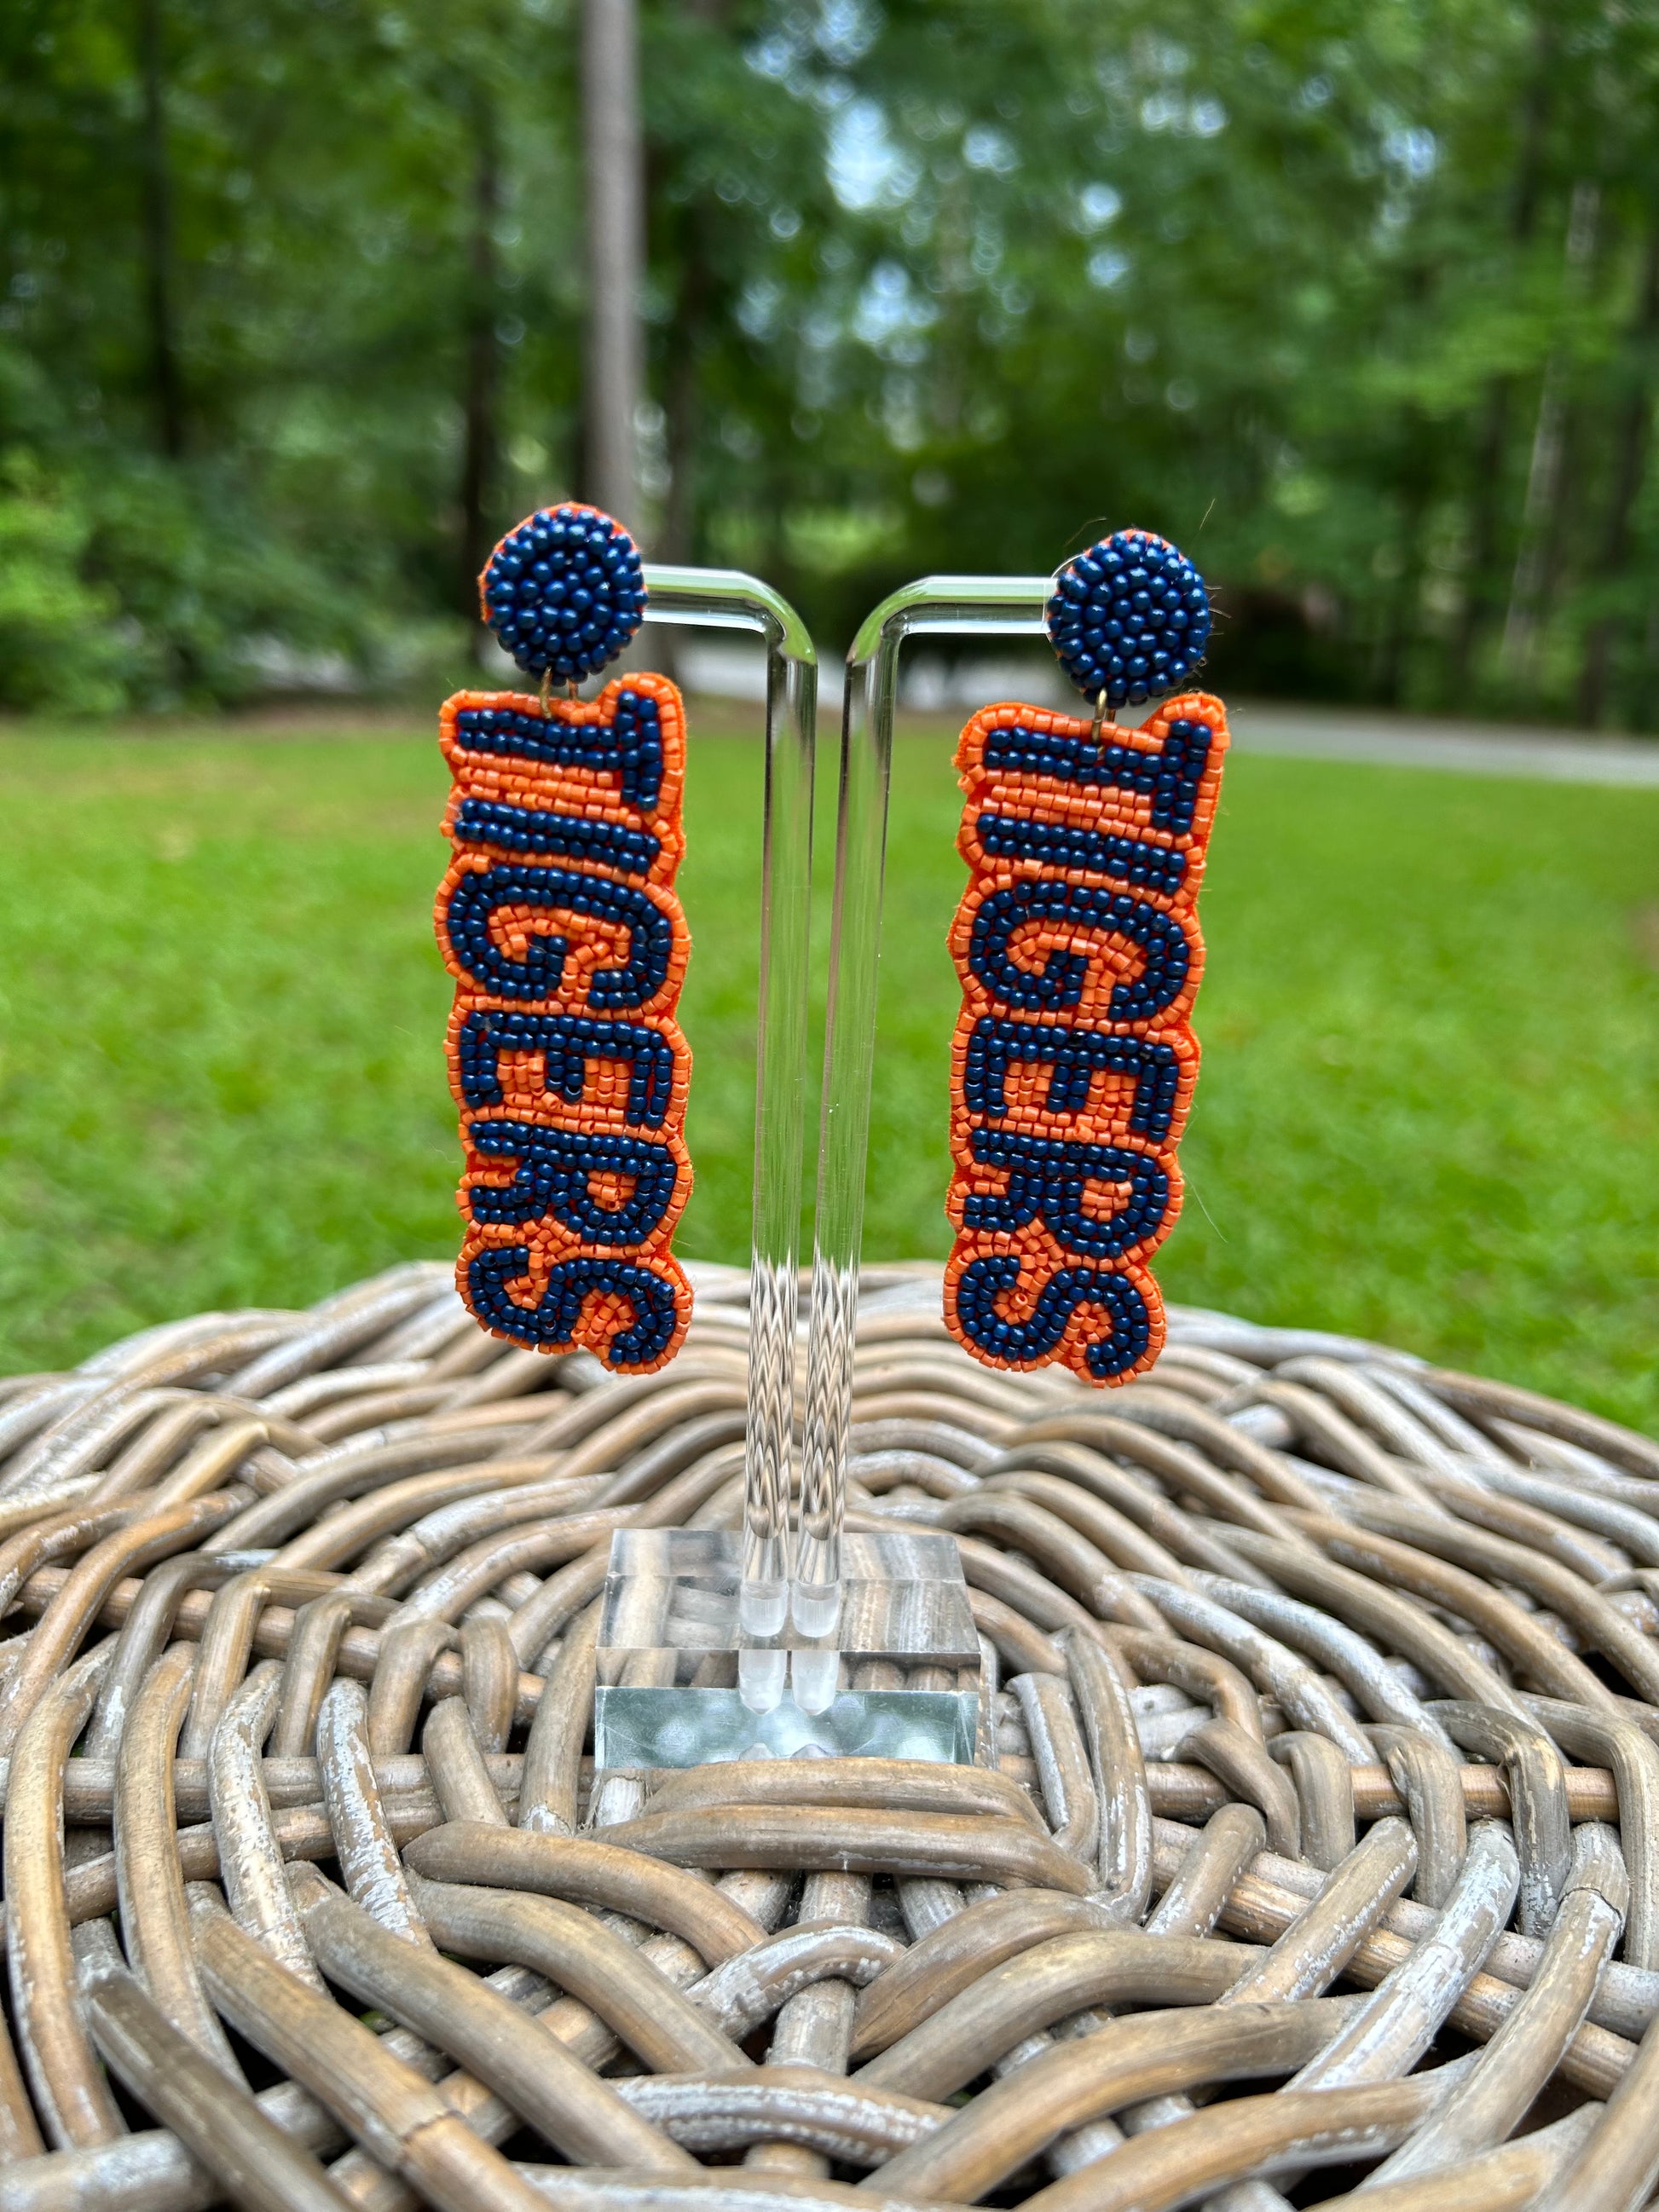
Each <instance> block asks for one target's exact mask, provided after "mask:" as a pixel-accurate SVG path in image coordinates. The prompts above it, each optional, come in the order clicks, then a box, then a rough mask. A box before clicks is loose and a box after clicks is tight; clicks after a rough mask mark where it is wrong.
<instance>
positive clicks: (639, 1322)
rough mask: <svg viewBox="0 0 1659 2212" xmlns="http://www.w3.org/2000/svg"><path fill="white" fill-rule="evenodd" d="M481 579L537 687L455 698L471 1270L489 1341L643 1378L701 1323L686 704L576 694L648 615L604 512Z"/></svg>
mask: <svg viewBox="0 0 1659 2212" xmlns="http://www.w3.org/2000/svg"><path fill="white" fill-rule="evenodd" d="M479 592H480V598H481V601H482V605H483V617H484V619H485V621H486V622H488V623H489V625H490V627H491V629H494V631H495V635H496V636H497V637H498V638H499V639H500V640H501V643H502V645H503V646H505V647H507V651H508V652H509V653H511V654H512V655H513V659H514V660H515V661H516V662H517V663H518V665H519V666H520V668H522V669H524V670H525V671H526V672H527V673H529V674H531V675H532V676H538V677H539V678H540V679H541V689H540V694H539V696H526V695H524V694H521V693H515V692H484V691H463V692H459V693H458V694H457V695H456V696H455V697H453V699H449V700H447V701H446V702H445V704H444V708H443V711H442V714H441V720H440V740H439V741H440V744H441V746H442V750H443V754H444V758H445V759H446V760H447V762H448V763H449V767H450V771H451V774H452V775H453V779H454V781H453V788H452V791H451V794H450V801H449V807H448V811H447V813H446V814H445V816H444V821H443V829H444V835H445V836H447V837H448V838H449V839H450V840H451V841H452V842H453V846H454V848H455V849H454V858H453V860H452V861H451V863H450V866H449V868H448V870H447V873H446V874H445V876H444V879H443V882H442V883H441V885H440V886H439V890H438V898H437V907H436V915H435V920H436V926H437V933H438V943H439V945H440V947H441V951H442V953H443V957H444V964H445V966H446V967H447V969H449V972H450V974H451V975H453V977H454V978H455V1005H454V1011H453V1013H452V1015H451V1017H450V1023H449V1039H448V1054H449V1084H450V1090H451V1091H452V1093H453V1097H454V1099H455V1103H456V1105H457V1107H458V1108H459V1111H460V1117H461V1140H462V1143H463V1145H464V1146H465V1152H466V1168H465V1174H464V1175H463V1176H462V1179H461V1185H460V1188H459V1192H458V1193H457V1203H458V1204H459V1207H460V1210H461V1214H462V1217H463V1218H464V1219H465V1223H466V1232H465V1239H464V1241H463V1243H462V1246H461V1255H460V1259H459V1262H458V1264H457V1267H456V1280H457V1283H458V1285H459V1290H460V1293H461V1296H462V1297H463V1298H464V1299H465V1302H466V1304H467V1305H468V1306H469V1307H470V1308H471V1311H472V1313H473V1314H474V1315H475V1316H476V1317H477V1320H478V1321H479V1322H481V1323H482V1325H483V1327H484V1328H487V1329H488V1330H489V1332H490V1334H492V1335H494V1336H501V1337H507V1338H509V1339H510V1340H512V1341H513V1343H515V1344H522V1345H526V1346H532V1347H534V1348H536V1349H537V1350H540V1351H547V1352H554V1351H564V1350H568V1349H573V1348H574V1347H575V1346H579V1345H580V1346H586V1348H587V1349H588V1350H589V1351H591V1352H593V1353H595V1354H596V1355H597V1356H598V1357H599V1358H600V1359H602V1360H603V1361H604V1362H605V1365H606V1366H607V1367H609V1368H611V1370H614V1371H615V1372H617V1373H618V1374H624V1375H646V1374H649V1373H651V1372H652V1370H653V1369H655V1368H658V1367H660V1366H662V1365H663V1364H665V1361H667V1360H669V1359H671V1358H673V1356H674V1354H675V1352H677V1351H678V1349H679V1346H680V1344H681V1342H682V1340H684V1335H685V1331H686V1328H687V1326H688V1324H689V1322H690V1318H691V1289H690V1284H689V1283H688V1282H687V1281H686V1279H685V1276H684V1273H682V1272H681V1269H680V1267H678V1264H677V1262H676V1261H674V1259H673V1258H672V1256H671V1254H670V1251H669V1243H670V1239H671V1237H672V1235H673V1231H674V1225H675V1223H676V1222H677V1221H678V1219H679V1217H680V1214H681V1212H683V1211H684V1206H685V1201H686V1200H687V1199H688V1198H689V1197H690V1193H691V1162H690V1156H689V1155H688V1153H687V1152H686V1148H685V1140H684V1136H683V1135H682V1133H681V1130H682V1125H683V1123H684V1117H685V1102H686V1093H687V1089H688V1086H689V1085H690V1076H691V1054H690V1049H689V1048H688V1047H687V1045H686V1042H685V1039H684V1036H682V1034H681V1032H680V1029H679V1026H678V1023H677V1022H676V1021H675V1019H674V1009H675V1006H676V1004H677V1003H678V999H679V994H680V986H681V984H682V982H683V981H684V977H685V969H686V962H687V960H688V958H689V957H690V951H691V939H690V933H689V932H688V930H687V928H686V926H685V915H684V911H683V909H682V908H681V905H680V902H679V900H678V898H677V897H676V896H675V894H674V877H675V873H676V871H677V870H678V866H679V863H680V857H681V854H683V852H684V848H685V838H684V828H683V825H682V819H681V797H682V791H683V787H684V773H685V712H684V704H683V702H682V701H681V698H680V695H679V692H678V690H676V689H675V687H674V685H673V684H671V683H670V682H669V681H668V679H667V678H666V677H663V676H628V677H619V678H615V679H614V680H613V681H612V682H611V683H609V684H606V685H605V689H604V690H603V691H601V692H600V694H599V696H598V698H596V699H593V700H592V701H588V702H584V701H583V700H581V699H580V697H579V696H577V691H576V686H577V684H578V682H579V681H580V679H581V678H584V677H587V676H592V674H594V673H595V672H596V671H598V670H599V669H600V668H602V667H603V666H604V665H605V663H606V662H607V661H609V660H613V659H615V658H616V656H617V653H620V652H621V651H622V649H623V647H624V646H625V645H626V644H627V643H628V641H629V639H630V638H631V637H632V636H633V635H634V634H635V631H636V630H637V629H639V626H640V624H641V621H642V620H643V619H644V614H645V604H646V592H645V582H644V575H643V571H642V569H641V562H640V556H639V553H638V551H637V550H636V549H635V545H634V542H633V540H632V539H631V538H629V535H628V532H626V531H625V530H623V528H622V527H621V526H620V525H619V524H617V523H615V522H613V521H612V520H611V518H610V517H609V516H608V515H605V514H601V513H599V511H598V509H597V508H594V507H579V506H575V505H572V504H567V505H565V506H562V507H553V508H543V509H542V510H541V511H540V512H539V513H536V514H533V515H532V516H531V517H530V518H529V519H528V520H526V521H524V522H521V523H520V525H519V526H518V527H517V529H515V530H510V531H509V532H507V536H506V537H505V538H502V539H501V543H500V544H498V545H497V546H496V548H495V551H494V552H493V553H492V554H491V555H490V556H489V562H488V563H487V564H486V566H485V568H484V572H483V575H482V577H481V578H480V579H479ZM556 682H557V683H561V684H564V685H565V687H566V691H567V696H565V697H562V698H560V697H558V696H556V695H555V694H554V692H553V690H552V686H553V684H555V683H556Z"/></svg>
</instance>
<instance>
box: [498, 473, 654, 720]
mask: <svg viewBox="0 0 1659 2212" xmlns="http://www.w3.org/2000/svg"><path fill="white" fill-rule="evenodd" d="M478 595H479V599H480V603H481V605H482V607H483V618H484V620H485V621H486V622H487V623H489V627H490V628H491V629H493V630H494V631H495V635H496V636H497V637H498V638H499V639H500V640H501V644H502V645H503V646H504V647H506V649H507V652H508V653H511V654H512V656H513V659H514V660H515V661H517V663H518V664H519V666H520V668H522V669H524V670H526V671H527V672H528V673H529V674H530V675H532V676H551V677H555V678H557V679H558V681H559V682H560V683H570V684H576V683H580V681H581V679H582V678H583V677H585V676H592V674H593V673H594V672H595V671H596V670H599V669H601V668H603V667H604V666H605V663H606V661H608V660H614V659H616V657H617V654H618V653H620V652H621V651H622V649H623V647H624V646H625V645H626V644H627V643H628V641H629V639H630V638H631V637H632V636H633V635H634V633H635V630H637V629H638V628H639V626H640V624H641V623H642V622H643V621H644V619H645V599H646V592H645V575H644V571H643V569H642V568H641V563H640V554H639V548H638V547H637V546H636V545H635V543H634V541H633V539H632V538H630V537H629V534H628V532H626V531H625V530H624V529H623V526H622V525H621V523H619V522H613V521H612V520H611V517H610V516H609V515H608V514H601V513H600V512H599V508H598V507H580V506H578V505H576V504H575V503H574V501H566V503H565V504H564V505H563V506H562V507H542V508H541V509H540V510H539V511H538V513H535V514H532V515H530V516H528V517H527V518H526V520H524V521H523V522H521V523H520V524H519V525H518V526H517V528H516V529H513V530H509V531H508V532H507V535H506V537H505V538H502V539H501V543H500V544H499V545H497V546H496V548H495V551H494V552H493V553H492V554H491V555H490V556H489V561H488V562H486V563H485V565H484V572H483V575H482V576H481V577H480V578H479V579H478Z"/></svg>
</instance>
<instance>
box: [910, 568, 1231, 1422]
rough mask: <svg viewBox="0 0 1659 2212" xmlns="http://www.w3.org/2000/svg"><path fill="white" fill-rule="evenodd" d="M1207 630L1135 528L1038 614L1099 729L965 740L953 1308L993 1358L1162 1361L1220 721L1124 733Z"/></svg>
mask: <svg viewBox="0 0 1659 2212" xmlns="http://www.w3.org/2000/svg"><path fill="white" fill-rule="evenodd" d="M1209 627H1210V614H1209V602H1208V599H1207V597H1206V593H1205V590H1204V584H1203V580H1202V579H1201V578H1200V575H1199V574H1198V572H1197V570H1196V569H1195V568H1194V567H1193V565H1192V563H1191V562H1189V561H1188V560H1187V559H1186V557H1185V556H1183V555H1182V554H1181V553H1179V552H1177V551H1176V548H1175V547H1174V546H1173V545H1170V544H1167V543H1166V542H1165V541H1164V539H1163V538H1158V537H1154V536H1153V535H1152V533H1151V532H1148V531H1142V530H1121V531H1119V532H1116V533H1115V535H1114V536H1112V537H1110V538H1103V539H1102V540H1101V542H1100V543H1099V544H1097V545H1095V546H1093V547H1092V548H1091V550H1089V551H1088V552H1086V553H1083V554H1080V555H1079V556H1078V557H1077V559H1075V560H1074V561H1072V562H1069V563H1068V564H1067V565H1066V567H1065V568H1062V569H1061V570H1060V574H1059V575H1058V576H1057V578H1056V579H1055V589H1054V597H1053V599H1051V600H1050V602H1049V605H1048V635H1049V638H1050V641H1051V642H1052V643H1053V645H1054V650H1055V652H1056V653H1057V654H1058V656H1059V659H1060V665H1061V667H1062V668H1063V669H1064V670H1065V671H1066V675H1067V677H1068V678H1070V679H1071V681H1072V682H1073V683H1074V684H1076V685H1077V686H1078V688H1079V690H1081V691H1082V692H1084V693H1085V696H1088V697H1089V698H1091V700H1092V701H1093V702H1094V713H1093V715H1092V717H1091V719H1087V720H1084V719H1074V718H1073V717H1071V716H1068V715H1065V714H1049V713H1044V712H1040V711H1039V710H1037V709H1036V708H1030V707H1020V706H998V707H987V708H984V709H983V710H982V712H981V713H980V714H975V716H974V718H973V720H971V721H970V722H969V725H968V726H967V728H966V729H965V730H964V731H963V733H962V741H961V744H960V745H959V747H958V749H957V773H958V778H959V781H960V782H961V784H962V787H963V792H964V793H965V794H966V805H965V806H964V809H963V819H962V828H961V831H960V833H959V835H958V837H957V849H958V850H959V851H960V853H961V854H962V856H963V860H965V861H966V862H967V864H968V868H969V884H968V890H967V892H966V894H965V896H963V901H962V904H961V905H960V907H959V908H957V915H956V920H955V921H954V923H953V924H952V926H951V936H950V945H951V957H952V959H953V960H954V961H955V963H956V967H957V974H958V975H959V976H960V977H961V980H962V994H963V1000H962V1013H961V1017H960V1018H959V1020H958V1021H957V1030H956V1037H955V1041H954V1043H953V1046H952V1050H951V1162H952V1166H953V1170H954V1172H953V1175H952V1178H951V1191H950V1196H949V1199H948V1200H947V1203H946V1211H947V1212H948V1213H949V1215H950V1218H951V1224H952V1225H953V1227H954V1228H955V1230H956V1232H957V1236H956V1244H955V1248H954V1249H953V1250H952V1252H951V1259H950V1263H949V1265H948V1267H946V1270H945V1319H946V1321H947V1322H948V1323H949V1326H950V1328H951V1333H952V1334H954V1335H955V1336H956V1338H957V1340H958V1342H960V1343H961V1344H962V1345H963V1346H965V1347H966V1349H967V1350H968V1351H969V1352H972V1353H973V1355H974V1357H975V1358H977V1359H980V1360H982V1361H983V1362H984V1363H985V1364H987V1366H992V1367H1019V1368H1030V1367H1040V1366H1043V1365H1046V1364H1048V1363H1050V1362H1054V1361H1058V1362H1060V1363H1062V1364H1065V1365H1066V1366H1067V1367H1069V1368H1071V1369H1072V1370H1073V1371H1074V1372H1075V1373H1076V1374H1078V1375H1079V1376H1081V1377H1082V1379H1083V1380H1084V1381H1085V1382H1086V1383H1095V1384H1098V1385H1105V1384H1113V1383H1126V1382H1127V1381H1128V1380H1129V1379H1130V1378H1131V1377H1132V1376H1135V1375H1139V1374H1140V1373H1142V1372H1144V1371H1145V1370H1146V1369H1147V1368H1148V1367H1150V1366H1151V1365H1152V1362H1153V1361H1154V1360H1155V1359H1156V1358H1158V1353H1159V1352H1160V1351H1161V1350H1162V1349H1163V1345H1164V1304H1163V1300H1162V1298H1161V1297H1160V1296H1159V1293H1158V1285H1157V1284H1156V1282H1155V1281H1154V1280H1153V1279H1152V1275H1151V1273H1149V1272H1148V1269H1147V1266H1146V1262H1147V1261H1148V1260H1149V1259H1150V1258H1151V1256H1152V1253H1153V1252H1154V1251H1155V1250H1156V1249H1157V1248H1158V1245H1159V1244H1161V1243H1163V1241H1164V1237H1167V1236H1168V1235H1169V1233H1170V1230H1171V1229H1172V1228H1173V1227H1174V1225H1175V1220H1176V1214H1177V1213H1178V1212H1180V1208H1181V1174H1180V1170H1179V1169H1178V1167H1177V1166H1176V1144H1177V1142H1178V1140H1179V1139H1180V1136H1181V1133H1182V1128H1183V1127H1184V1126H1185V1123H1186V1120H1187V1115H1188V1109H1189V1108H1190V1106H1191V1104H1192V1097H1193V1087H1194V1084H1195V1082H1196V1081H1197V1078H1198V1059H1199V1054H1198V1040H1197V1038H1196V1037H1195V1036H1194V1034H1193V1030H1192V1026H1191V1023H1190V1020H1189V1018H1188V1017H1189V1016H1190V1014H1191V1012H1192V1006H1193V1000H1194V996H1195V995H1196V994H1197V990H1198V984H1199V978H1200V975H1202V973H1203V968H1204V940H1203V939H1202V938H1201V937H1200V934H1199V928H1198V915H1197V902H1198V890H1199V884H1200V880H1201V879H1202V877H1203V872H1204V855H1205V849H1206V846H1207V845H1208V842H1209V836H1210V826H1211V823H1212V821H1213V819H1214V816H1215V808H1216V800H1217V797H1218V792H1219V789H1220V783H1221V768H1222V760H1223V757H1224V755H1225V751H1226V748H1227V720H1226V713H1225V708H1223V706H1222V703H1221V702H1220V701H1219V700H1218V699H1214V698H1211V697H1210V696H1208V695H1207V694H1206V693H1204V692H1200V691H1189V692H1185V693H1182V695H1181V696H1179V697H1176V698H1172V699H1170V700H1168V701H1167V702H1166V703H1165V704H1164V706H1162V707H1161V708H1159V709H1158V712H1157V713H1156V714H1154V715H1153V716H1152V718H1151V720H1148V721H1146V723H1144V724H1143V725H1142V726H1141V727H1140V728H1139V729H1135V730H1128V729H1120V728H1119V727H1117V726H1116V709H1117V708H1119V707H1120V706H1123V705H1125V704H1134V705H1139V704H1140V703H1141V702H1143V701H1145V700H1147V699H1150V698H1152V697H1155V696H1161V695H1163V694H1164V693H1166V692H1170V691H1173V690H1175V689H1176V686H1177V685H1178V684H1181V683H1182V680H1183V678H1185V677H1186V676H1187V675H1188V672H1189V671H1191V670H1192V668H1193V667H1194V666H1195V665H1196V664H1197V662H1198V661H1199V659H1200V657H1201V655H1202V653H1203V650H1204V644H1205V641H1206V638H1207V636H1208V635H1209Z"/></svg>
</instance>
